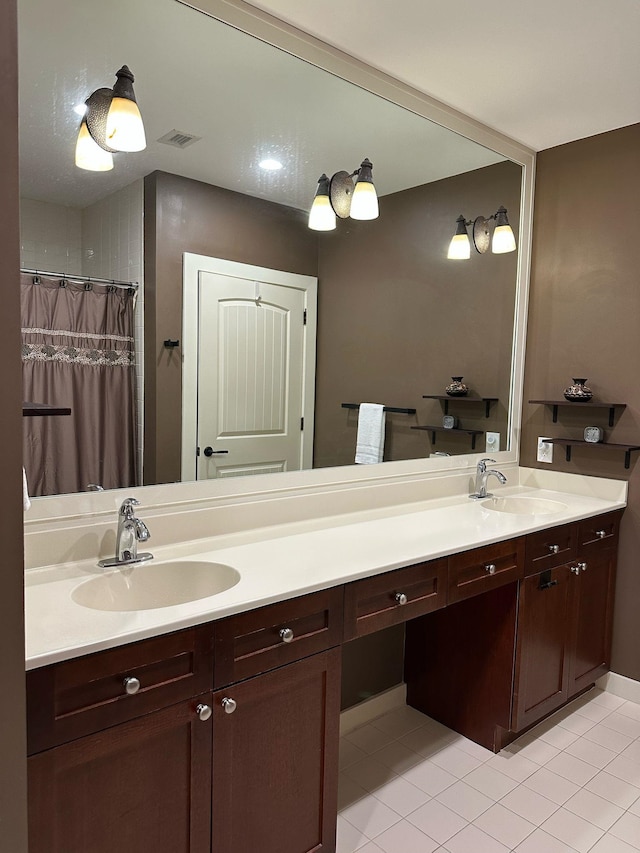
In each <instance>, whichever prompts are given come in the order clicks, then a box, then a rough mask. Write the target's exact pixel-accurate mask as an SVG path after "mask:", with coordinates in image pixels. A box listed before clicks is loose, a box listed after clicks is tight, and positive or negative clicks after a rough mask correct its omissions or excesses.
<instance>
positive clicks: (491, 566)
mask: <svg viewBox="0 0 640 853" xmlns="http://www.w3.org/2000/svg"><path fill="white" fill-rule="evenodd" d="M484 570H485V572H489V574H490V575H495V573H496V564H495V563H487V565H486V566H485V567H484Z"/></svg>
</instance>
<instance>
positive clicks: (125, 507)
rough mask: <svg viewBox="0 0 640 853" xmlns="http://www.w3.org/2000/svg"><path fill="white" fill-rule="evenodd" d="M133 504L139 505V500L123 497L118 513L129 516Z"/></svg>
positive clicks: (131, 512) (131, 513) (130, 515)
mask: <svg viewBox="0 0 640 853" xmlns="http://www.w3.org/2000/svg"><path fill="white" fill-rule="evenodd" d="M134 506H140V501H139V500H138V499H137V498H125V499H124V500H123V501H122V504H121V505H120V515H124V516H125V518H131V517H132V516H133V508H134Z"/></svg>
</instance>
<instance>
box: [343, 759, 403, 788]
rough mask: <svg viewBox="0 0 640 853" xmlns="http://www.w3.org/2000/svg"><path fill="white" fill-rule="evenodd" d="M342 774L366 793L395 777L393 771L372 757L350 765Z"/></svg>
mask: <svg viewBox="0 0 640 853" xmlns="http://www.w3.org/2000/svg"><path fill="white" fill-rule="evenodd" d="M342 772H343V773H344V775H345V776H347V778H349V779H352V780H353V781H354V782H357V783H358V785H360V786H361V787H362V788H365V789H366V790H367V791H374V790H375V789H376V788H379V787H380V786H381V785H384V784H385V783H386V782H389V781H390V780H391V779H394V778H395V777H396V776H397V774H396V773H394V772H393V770H391V769H390V768H389V767H386V766H385V765H384V764H381V763H380V762H379V761H376V760H375V758H372V757H368V758H363V759H362V761H356V763H355V764H350V765H349V766H348V767H346V768H345V769H344V770H343V771H342Z"/></svg>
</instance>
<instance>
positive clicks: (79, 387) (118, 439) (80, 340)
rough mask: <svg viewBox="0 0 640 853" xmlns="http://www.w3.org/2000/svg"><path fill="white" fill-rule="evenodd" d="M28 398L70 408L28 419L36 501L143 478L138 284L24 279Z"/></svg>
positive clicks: (27, 453) (28, 465)
mask: <svg viewBox="0 0 640 853" xmlns="http://www.w3.org/2000/svg"><path fill="white" fill-rule="evenodd" d="M20 281H21V288H20V289H21V309H22V369H23V386H24V400H25V401H28V402H32V403H47V404H49V405H53V406H66V407H70V408H71V415H70V416H48V417H25V418H23V422H24V467H25V470H26V472H27V482H28V485H29V493H30V494H31V495H53V494H66V493H68V492H80V491H86V489H87V486H88V485H89V484H90V483H95V484H98V485H101V486H103V487H104V488H105V489H114V488H124V487H126V486H132V485H137V482H136V415H135V398H134V389H135V368H134V360H135V351H134V313H133V312H134V299H135V295H134V294H135V291H134V290H133V289H132V288H131V289H129V288H122V287H115V286H111V285H100V284H93V283H91V282H84V281H74V280H65V279H60V278H54V277H52V276H46V275H39V276H33V275H31V274H28V273H22V275H21V279H20Z"/></svg>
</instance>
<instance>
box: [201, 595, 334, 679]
mask: <svg viewBox="0 0 640 853" xmlns="http://www.w3.org/2000/svg"><path fill="white" fill-rule="evenodd" d="M342 601H343V588H342V587H341V586H338V587H333V588H332V589H327V590H322V591H321V592H313V593H311V594H309V595H303V596H301V597H300V598H292V599H289V600H288V601H281V602H278V604H270V605H268V606H267V607H260V608H259V609H258V610H249V611H248V612H246V613H239V614H238V615H237V616H230V617H229V618H228V619H222V620H221V621H220V622H217V623H216V624H215V626H214V637H215V657H216V668H215V679H214V685H215V687H216V688H218V687H225V686H226V685H228V684H233V683H235V682H236V681H242V680H243V679H245V678H250V677H251V676H253V675H258V674H259V673H261V672H267V671H268V670H270V669H275V668H276V667H278V666H283V665H284V664H287V663H291V662H292V661H295V660H299V659H300V658H304V657H307V656H308V655H312V654H315V653H316V652H321V651H324V650H325V649H329V648H331V647H332V646H338V645H340V642H341V640H342ZM286 629H289V630H291V631H292V632H293V639H292V640H291V641H290V642H285V641H284V639H283V638H282V636H281V631H284V630H286Z"/></svg>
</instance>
